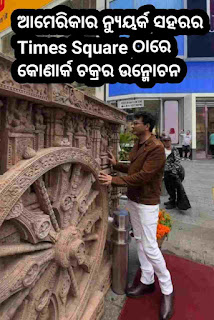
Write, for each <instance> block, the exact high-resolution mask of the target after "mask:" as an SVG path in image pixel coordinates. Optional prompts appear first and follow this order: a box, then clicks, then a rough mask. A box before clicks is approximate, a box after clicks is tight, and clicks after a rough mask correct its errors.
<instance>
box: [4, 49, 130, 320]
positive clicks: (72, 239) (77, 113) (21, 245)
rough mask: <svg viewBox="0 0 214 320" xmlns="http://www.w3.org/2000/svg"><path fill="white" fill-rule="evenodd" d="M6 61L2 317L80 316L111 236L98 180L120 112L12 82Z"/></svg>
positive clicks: (55, 89)
mask: <svg viewBox="0 0 214 320" xmlns="http://www.w3.org/2000/svg"><path fill="white" fill-rule="evenodd" d="M11 63H12V59H6V58H5V57H4V56H2V55H1V54H0V91H1V96H0V109H1V114H0V129H1V130H0V139H1V142H2V143H1V144H0V151H1V155H2V157H1V159H0V170H1V172H0V175H1V176H0V273H1V279H0V319H2V320H9V319H10V320H12V319H16V320H25V319H30V320H49V319H52V320H62V319H67V318H69V319H70V320H79V319H84V318H83V315H84V314H85V309H86V307H87V303H88V301H89V298H90V296H91V293H92V292H94V289H95V290H97V287H96V284H97V274H100V275H101V274H102V270H101V269H99V267H100V264H101V260H102V257H103V250H104V247H105V237H106V232H107V214H108V210H107V200H108V199H107V192H106V188H105V187H101V186H100V185H99V182H98V174H99V172H100V169H105V170H106V172H110V168H109V164H108V163H107V162H106V156H107V151H108V149H109V148H112V149H113V151H114V152H115V153H116V152H117V147H118V132H119V131H118V128H119V124H120V123H122V122H123V121H124V120H125V113H123V112H121V111H119V110H118V109H116V108H114V107H111V106H110V105H107V104H104V103H102V102H101V101H98V100H96V98H93V97H89V96H86V95H85V94H84V93H82V92H80V91H78V90H76V89H74V88H73V87H72V86H71V85H69V84H18V83H16V82H15V81H14V80H13V79H12V77H11V74H10V67H11ZM23 159H25V160H23ZM20 160H22V161H20ZM114 201H115V202H116V201H117V199H116V193H115V199H114ZM95 287H96V288H95ZM100 298H101V296H99V299H100ZM99 299H98V300H97V304H96V306H97V308H98V309H97V313H96V312H95V311H93V312H92V313H91V314H93V316H95V315H96V314H98V317H100V315H101V313H100V310H99V307H98V306H100V305H102V303H103V298H102V303H101V304H100V303H99V302H98V301H101V300H99ZM87 320H92V319H89V318H87Z"/></svg>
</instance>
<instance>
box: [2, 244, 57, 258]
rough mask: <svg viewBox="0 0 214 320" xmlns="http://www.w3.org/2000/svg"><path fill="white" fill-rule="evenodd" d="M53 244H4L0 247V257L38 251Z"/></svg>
mask: <svg viewBox="0 0 214 320" xmlns="http://www.w3.org/2000/svg"><path fill="white" fill-rule="evenodd" d="M52 246H53V245H52V244H51V243H40V244H36V245H33V244H28V243H20V244H5V245H2V246H1V247H0V257H6V256H12V255H16V254H21V253H29V252H34V251H40V250H44V249H49V248H51V247H52Z"/></svg>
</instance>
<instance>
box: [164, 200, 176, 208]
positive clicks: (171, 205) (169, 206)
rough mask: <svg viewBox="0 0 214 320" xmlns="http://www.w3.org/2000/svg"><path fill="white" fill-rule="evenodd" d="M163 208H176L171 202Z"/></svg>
mask: <svg viewBox="0 0 214 320" xmlns="http://www.w3.org/2000/svg"><path fill="white" fill-rule="evenodd" d="M165 208H166V209H174V208H176V204H175V203H172V202H171V203H170V204H168V205H166V206H165Z"/></svg>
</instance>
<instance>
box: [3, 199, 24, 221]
mask: <svg viewBox="0 0 214 320" xmlns="http://www.w3.org/2000/svg"><path fill="white" fill-rule="evenodd" d="M23 210H24V206H23V203H22V200H21V199H20V200H19V201H18V202H17V203H16V204H15V206H14V207H13V208H12V210H10V213H9V214H8V216H7V217H6V220H10V219H14V218H17V217H19V216H20V215H21V214H22V213H23Z"/></svg>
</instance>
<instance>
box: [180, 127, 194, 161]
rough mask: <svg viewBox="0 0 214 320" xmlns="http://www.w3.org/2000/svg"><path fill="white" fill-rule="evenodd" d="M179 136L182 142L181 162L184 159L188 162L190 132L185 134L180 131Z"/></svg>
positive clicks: (190, 140)
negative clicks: (181, 137)
mask: <svg viewBox="0 0 214 320" xmlns="http://www.w3.org/2000/svg"><path fill="white" fill-rule="evenodd" d="M180 136H183V142H182V156H183V158H182V159H181V160H184V159H187V160H190V153H191V142H192V136H191V134H190V130H187V132H186V133H184V131H183V130H181V132H180Z"/></svg>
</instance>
